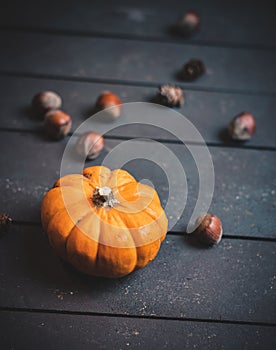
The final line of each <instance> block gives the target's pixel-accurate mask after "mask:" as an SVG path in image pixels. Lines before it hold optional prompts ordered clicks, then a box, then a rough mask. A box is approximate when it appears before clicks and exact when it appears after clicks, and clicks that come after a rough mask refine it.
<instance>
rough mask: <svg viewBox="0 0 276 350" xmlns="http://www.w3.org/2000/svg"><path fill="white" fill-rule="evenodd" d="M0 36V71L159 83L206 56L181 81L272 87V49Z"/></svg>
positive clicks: (270, 90) (268, 90) (275, 55)
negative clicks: (201, 66) (196, 75)
mask: <svg viewBox="0 0 276 350" xmlns="http://www.w3.org/2000/svg"><path fill="white" fill-rule="evenodd" d="M0 41H1V46H2V55H1V57H0V67H1V71H12V72H14V73H18V72H23V73H32V74H38V75H39V74H46V75H47V74H48V75H54V76H58V77H62V76H66V77H72V78H82V79H99V80H109V81H112V80H113V81H124V82H128V83H135V84H137V83H140V84H151V85H158V84H160V83H166V82H170V83H178V79H177V74H178V72H179V69H181V67H182V66H183V64H184V63H185V62H186V61H187V60H189V59H190V58H192V57H196V58H199V59H202V60H203V61H204V62H205V65H206V67H207V72H206V74H205V76H203V77H201V78H200V79H198V81H196V82H194V83H192V84H188V83H185V84H182V85H183V86H186V87H187V86H193V87H195V88H203V89H215V90H221V89H222V90H223V91H225V90H228V91H229V90H230V91H236V92H250V93H256V92H257V93H265V94H275V92H276V70H275V69H273V67H274V62H275V61H276V51H271V52H270V51H264V50H248V49H231V48H221V47H208V46H194V45H186V46H185V47H183V45H179V44H173V43H154V42H140V41H136V42H135V41H130V40H121V39H108V38H94V37H93V38H89V37H79V36H64V35H48V34H39V33H20V32H12V31H1V32H0Z"/></svg>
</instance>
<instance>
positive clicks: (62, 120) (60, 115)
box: [44, 109, 72, 140]
mask: <svg viewBox="0 0 276 350" xmlns="http://www.w3.org/2000/svg"><path fill="white" fill-rule="evenodd" d="M71 126H72V121H71V117H70V115H69V114H67V113H65V112H63V111H61V110H60V109H57V110H53V111H50V112H48V113H46V115H45V118H44V128H45V130H46V132H47V134H48V135H49V136H50V137H51V138H52V139H55V140H60V139H62V138H64V137H65V136H66V135H67V134H68V133H69V132H70V130H71Z"/></svg>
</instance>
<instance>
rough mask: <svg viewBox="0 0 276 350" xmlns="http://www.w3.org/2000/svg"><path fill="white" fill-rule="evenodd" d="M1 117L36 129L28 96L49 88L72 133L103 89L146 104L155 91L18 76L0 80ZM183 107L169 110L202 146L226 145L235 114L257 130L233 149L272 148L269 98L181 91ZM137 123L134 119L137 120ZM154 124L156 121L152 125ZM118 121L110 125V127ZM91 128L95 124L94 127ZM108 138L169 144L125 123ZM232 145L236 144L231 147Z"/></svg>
mask: <svg viewBox="0 0 276 350" xmlns="http://www.w3.org/2000/svg"><path fill="white" fill-rule="evenodd" d="M0 85H1V86H2V89H1V94H0V104H1V114H0V128H12V129H19V130H37V129H39V128H41V126H42V119H40V118H38V117H37V116H33V115H32V112H31V110H30V101H31V99H32V97H33V96H34V95H35V94H36V93H37V92H38V91H43V90H55V91H56V92H58V93H59V94H60V95H61V96H62V98H63V108H64V109H65V110H66V111H68V113H70V114H71V116H72V119H73V130H75V129H76V128H77V127H78V126H79V125H80V124H81V123H82V122H84V121H85V119H86V118H87V117H90V116H91V115H92V113H93V108H94V104H95V101H96V99H97V97H98V95H99V94H100V93H101V92H102V91H104V90H111V91H113V92H114V93H116V94H117V95H118V96H120V98H121V99H122V102H123V103H128V102H150V101H152V100H154V99H153V98H154V96H155V95H156V93H157V88H154V87H137V86H124V85H113V84H101V83H88V82H75V81H62V80H61V81H59V80H52V79H32V78H23V77H21V78H20V79H18V77H3V76H2V77H0ZM184 95H185V104H184V106H183V107H182V108H180V109H178V108H177V109H175V111H176V113H177V112H180V113H181V114H182V115H184V116H185V117H186V118H187V119H188V120H190V121H191V122H192V123H193V124H194V125H195V127H196V128H197V129H198V131H199V132H200V133H201V135H202V137H203V138H204V140H205V141H206V142H207V143H216V144H221V145H224V144H228V137H227V134H226V133H225V130H226V127H227V125H228V123H229V121H230V120H231V119H232V118H233V117H234V116H235V115H237V114H238V113H239V112H241V111H244V110H245V111H250V112H251V113H253V114H254V117H255V119H256V124H257V132H256V134H255V135H254V137H253V138H252V139H251V140H250V141H249V142H247V143H245V144H238V146H240V147H241V146H247V145H249V146H254V147H276V138H275V129H276V118H273V117H272V116H273V115H274V113H275V110H276V100H275V97H273V96H256V95H254V96H252V95H246V94H242V95H239V94H232V93H214V92H207V91H193V90H188V89H187V90H186V89H185V90H184ZM119 121H120V122H121V121H123V122H126V123H128V122H130V121H132V116H131V114H127V115H126V114H123V115H122V118H120V120H119ZM137 122H139V120H137ZM156 122H158V120H157V121H156ZM117 124H118V123H116V122H114V123H112V124H110V126H111V127H112V128H115V127H116V125H117ZM95 128H96V125H95ZM109 135H114V136H123V137H149V138H154V139H156V138H157V139H162V140H174V139H175V137H174V136H173V135H172V134H170V133H169V132H166V131H164V130H161V129H157V128H155V127H152V128H151V127H149V126H148V125H147V126H145V125H141V124H140V125H139V124H138V125H131V126H130V125H129V126H127V127H120V128H116V129H115V130H111V131H110V132H109ZM233 145H237V143H235V144H233Z"/></svg>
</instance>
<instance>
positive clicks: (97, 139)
mask: <svg viewBox="0 0 276 350" xmlns="http://www.w3.org/2000/svg"><path fill="white" fill-rule="evenodd" d="M103 148H104V138H103V137H102V135H100V134H98V133H97V132H95V131H91V132H87V133H84V134H83V135H81V136H80V137H79V139H78V141H77V144H76V150H77V153H78V154H79V155H80V156H84V157H86V158H87V159H96V158H97V157H98V156H99V155H100V153H101V151H102V150H103Z"/></svg>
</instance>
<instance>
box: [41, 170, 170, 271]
mask: <svg viewBox="0 0 276 350" xmlns="http://www.w3.org/2000/svg"><path fill="white" fill-rule="evenodd" d="M41 220H42V225H43V228H44V230H45V232H46V233H47V235H48V238H49V242H50V244H51V245H52V247H53V248H54V249H55V251H56V252H57V253H58V254H59V255H60V256H61V257H62V258H63V259H65V260H66V261H68V262H70V263H71V264H72V265H73V266H74V267H75V268H77V269H78V270H80V271H82V272H84V273H87V274H90V275H95V276H105V277H121V276H125V275H127V274H129V273H131V272H132V271H134V270H136V269H139V268H142V267H144V266H146V265H147V264H148V263H149V262H150V261H152V260H153V259H154V258H155V257H156V255H157V253H158V251H159V248H160V244H161V242H162V241H163V239H164V238H165V236H166V232H167V228H168V221H167V218H166V215H165V212H164V210H163V209H162V207H161V204H160V200H159V197H158V194H157V193H156V191H155V190H154V189H153V188H151V187H150V186H147V185H144V184H141V183H139V182H137V181H136V180H135V178H134V177H133V176H131V175H130V174H129V173H128V172H126V171H124V170H122V169H117V170H114V171H110V170H109V169H108V168H106V167H103V166H95V167H90V168H86V169H84V171H83V174H82V175H81V174H72V175H67V176H64V177H62V178H60V179H59V180H58V181H57V182H56V183H55V185H54V187H53V188H52V189H51V190H50V191H49V192H48V193H46V195H45V197H44V199H43V202H42V208H41Z"/></svg>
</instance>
